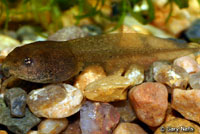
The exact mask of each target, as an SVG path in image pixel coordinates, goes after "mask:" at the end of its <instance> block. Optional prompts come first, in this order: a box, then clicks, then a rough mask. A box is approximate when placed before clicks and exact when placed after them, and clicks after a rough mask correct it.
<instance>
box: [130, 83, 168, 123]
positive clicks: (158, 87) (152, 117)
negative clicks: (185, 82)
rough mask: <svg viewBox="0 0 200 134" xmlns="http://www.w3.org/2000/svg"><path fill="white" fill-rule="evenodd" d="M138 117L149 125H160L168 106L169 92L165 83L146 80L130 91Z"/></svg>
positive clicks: (131, 100)
mask: <svg viewBox="0 0 200 134" xmlns="http://www.w3.org/2000/svg"><path fill="white" fill-rule="evenodd" d="M129 98H130V102H131V103H132V105H133V107H134V110H135V112H136V115H137V117H138V118H139V119H140V120H141V121H143V122H144V123H146V124H147V125H149V126H152V127H156V126H159V125H160V124H161V123H162V122H163V121H164V118H165V113H166V110H167V107H168V92H167V88H166V87H165V85H163V84H161V83H157V82H154V83H153V82H146V83H143V84H141V85H139V86H136V87H133V88H132V89H131V90H130V92H129Z"/></svg>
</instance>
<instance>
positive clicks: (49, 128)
mask: <svg viewBox="0 0 200 134" xmlns="http://www.w3.org/2000/svg"><path fill="white" fill-rule="evenodd" d="M67 125H68V121H67V119H66V118H63V119H45V120H43V121H42V122H41V123H40V124H39V126H38V132H39V134H59V133H60V132H62V131H63V130H64V129H65V128H66V127H67Z"/></svg>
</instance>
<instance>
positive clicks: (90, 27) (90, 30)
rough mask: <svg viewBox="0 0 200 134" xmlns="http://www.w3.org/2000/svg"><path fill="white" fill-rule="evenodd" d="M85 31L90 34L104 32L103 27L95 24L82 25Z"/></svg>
mask: <svg viewBox="0 0 200 134" xmlns="http://www.w3.org/2000/svg"><path fill="white" fill-rule="evenodd" d="M81 29H82V30H83V31H85V32H86V33H87V34H88V35H89V36H95V35H100V34H102V29H101V28H100V27H98V26H95V25H91V24H90V25H83V26H82V27H81Z"/></svg>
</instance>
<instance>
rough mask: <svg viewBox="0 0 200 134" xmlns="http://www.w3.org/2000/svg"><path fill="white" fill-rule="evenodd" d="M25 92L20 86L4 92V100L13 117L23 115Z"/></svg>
mask: <svg viewBox="0 0 200 134" xmlns="http://www.w3.org/2000/svg"><path fill="white" fill-rule="evenodd" d="M26 98H27V93H26V92H25V91H24V90H23V89H21V88H11V89H8V90H7V91H6V92H5V101H6V103H7V105H8V107H9V108H10V112H11V115H12V116H13V117H23V116H24V115H25V110H26Z"/></svg>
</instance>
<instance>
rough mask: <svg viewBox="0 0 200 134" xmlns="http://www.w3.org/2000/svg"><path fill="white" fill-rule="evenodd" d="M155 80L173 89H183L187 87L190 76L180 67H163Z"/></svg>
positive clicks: (155, 76)
mask: <svg viewBox="0 0 200 134" xmlns="http://www.w3.org/2000/svg"><path fill="white" fill-rule="evenodd" d="M154 79H155V80H156V81H157V82H160V83H164V84H167V85H168V86H169V87H171V88H176V87H178V88H183V89H185V88H186V87H187V84H188V81H189V74H188V73H187V72H186V71H185V70H184V69H183V68H182V67H179V66H175V65H174V66H168V67H164V68H163V67H162V68H160V70H159V71H158V73H156V74H155V75H154Z"/></svg>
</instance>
